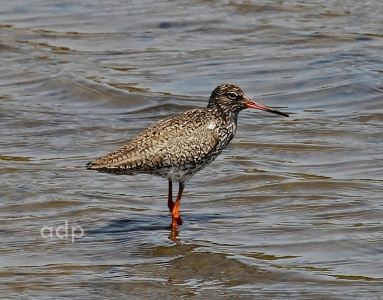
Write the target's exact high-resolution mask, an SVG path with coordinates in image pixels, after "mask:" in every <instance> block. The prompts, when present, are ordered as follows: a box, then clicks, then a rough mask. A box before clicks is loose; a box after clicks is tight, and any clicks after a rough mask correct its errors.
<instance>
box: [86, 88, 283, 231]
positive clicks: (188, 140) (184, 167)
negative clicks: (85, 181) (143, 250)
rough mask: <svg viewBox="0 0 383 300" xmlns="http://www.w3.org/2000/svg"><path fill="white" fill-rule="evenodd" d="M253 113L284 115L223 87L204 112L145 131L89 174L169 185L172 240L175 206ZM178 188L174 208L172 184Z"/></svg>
mask: <svg viewBox="0 0 383 300" xmlns="http://www.w3.org/2000/svg"><path fill="white" fill-rule="evenodd" d="M245 108H255V109H259V110H263V111H267V112H271V113H275V114H278V115H282V116H285V117H288V115H287V114H285V113H282V112H280V111H278V110H274V109H271V108H268V107H266V106H264V105H262V104H258V103H255V102H253V101H251V100H250V99H249V98H248V97H247V96H246V95H245V94H244V92H243V91H242V90H241V89H240V88H239V87H238V86H236V85H233V84H223V85H220V86H218V87H217V88H215V90H214V91H213V92H212V94H211V96H210V99H209V103H208V105H207V107H206V108H205V109H192V110H189V111H186V112H184V113H182V114H180V115H176V116H173V117H169V118H166V119H163V120H161V121H159V122H158V123H156V124H154V125H152V126H150V127H149V128H147V129H146V130H145V131H143V132H142V133H141V134H139V135H138V136H136V137H135V138H134V139H132V140H131V141H130V142H128V143H127V144H126V145H124V146H122V147H121V148H119V149H117V150H116V151H114V152H112V153H110V154H108V155H106V156H103V157H101V158H99V159H96V160H94V161H92V162H90V163H89V164H88V165H87V168H88V169H91V170H98V171H103V172H109V173H115V174H127V175H134V174H137V173H148V174H152V175H157V176H161V177H164V178H166V179H167V180H168V182H169V191H168V208H169V210H170V212H171V214H172V223H171V229H172V234H171V237H172V238H174V237H175V236H177V225H181V224H182V219H181V217H180V212H179V210H180V203H181V197H182V192H183V190H184V187H185V183H186V182H188V181H189V180H190V178H192V176H193V175H194V174H195V173H197V172H198V171H200V170H201V169H203V168H204V167H206V166H207V165H208V164H210V163H211V162H212V161H213V160H214V159H215V158H216V157H217V156H218V155H219V154H220V153H221V152H222V150H223V149H224V148H225V147H226V146H227V145H228V144H229V142H230V141H231V140H232V139H233V137H234V135H235V132H236V129H237V117H238V113H239V112H240V111H241V110H243V109H245ZM173 182H178V184H179V188H178V195H177V199H176V201H175V202H173V194H172V183H173Z"/></svg>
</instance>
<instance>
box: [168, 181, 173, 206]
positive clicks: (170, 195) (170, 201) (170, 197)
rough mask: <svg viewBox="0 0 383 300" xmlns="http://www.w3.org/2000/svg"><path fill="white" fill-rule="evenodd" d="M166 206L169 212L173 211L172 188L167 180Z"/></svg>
mask: <svg viewBox="0 0 383 300" xmlns="http://www.w3.org/2000/svg"><path fill="white" fill-rule="evenodd" d="M168 207H169V210H170V212H172V211H173V208H174V203H173V189H172V182H171V181H170V180H169V191H168Z"/></svg>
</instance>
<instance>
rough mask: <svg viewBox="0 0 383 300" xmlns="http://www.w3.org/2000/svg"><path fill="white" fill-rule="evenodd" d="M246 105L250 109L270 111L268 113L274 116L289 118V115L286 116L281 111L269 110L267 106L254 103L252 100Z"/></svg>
mask: <svg viewBox="0 0 383 300" xmlns="http://www.w3.org/2000/svg"><path fill="white" fill-rule="evenodd" d="M245 105H246V107H248V108H256V109H259V110H264V111H268V112H271V113H273V114H277V115H281V116H285V117H288V116H289V115H288V114H285V113H283V112H280V111H279V110H276V109H271V108H268V107H267V106H265V105H262V104H259V103H256V102H253V101H251V100H249V101H247V102H246V103H245Z"/></svg>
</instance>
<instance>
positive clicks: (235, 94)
mask: <svg viewBox="0 0 383 300" xmlns="http://www.w3.org/2000/svg"><path fill="white" fill-rule="evenodd" d="M227 95H228V96H229V98H230V99H232V100H235V99H237V97H238V94H237V93H236V92H229V93H227Z"/></svg>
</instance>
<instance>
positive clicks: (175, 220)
mask: <svg viewBox="0 0 383 300" xmlns="http://www.w3.org/2000/svg"><path fill="white" fill-rule="evenodd" d="M184 188H185V184H184V183H183V182H180V183H179V190H178V195H177V200H176V202H175V203H174V207H173V210H172V231H173V232H176V231H177V225H181V224H182V219H181V217H180V205H181V197H182V192H183V190H184Z"/></svg>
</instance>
